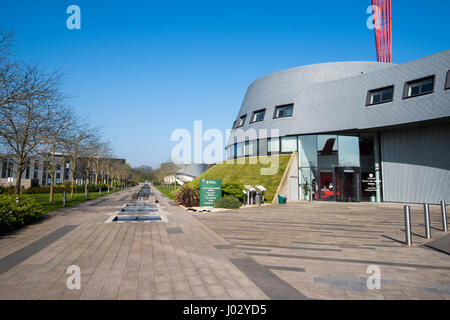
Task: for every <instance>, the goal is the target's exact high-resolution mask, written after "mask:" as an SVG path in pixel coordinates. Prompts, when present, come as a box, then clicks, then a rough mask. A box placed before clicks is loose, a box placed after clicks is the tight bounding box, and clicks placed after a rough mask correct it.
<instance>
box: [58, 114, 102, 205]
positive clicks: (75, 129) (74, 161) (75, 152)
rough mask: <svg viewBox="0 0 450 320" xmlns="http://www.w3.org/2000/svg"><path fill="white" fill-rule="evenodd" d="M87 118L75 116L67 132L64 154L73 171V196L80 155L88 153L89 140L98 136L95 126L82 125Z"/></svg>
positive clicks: (71, 188) (71, 192)
mask: <svg viewBox="0 0 450 320" xmlns="http://www.w3.org/2000/svg"><path fill="white" fill-rule="evenodd" d="M86 121H87V120H86V119H85V118H74V120H73V121H72V124H71V126H70V127H69V129H68V130H67V132H66V139H65V140H64V154H65V156H66V157H67V158H68V159H70V170H71V171H72V180H71V187H70V197H71V198H73V197H74V194H75V175H76V173H77V171H78V167H79V163H78V160H79V157H80V155H83V154H86V148H87V145H88V141H89V140H90V139H92V137H94V136H97V135H98V132H97V130H96V129H95V128H91V127H89V126H88V125H86V124H84V125H80V123H81V124H83V123H86Z"/></svg>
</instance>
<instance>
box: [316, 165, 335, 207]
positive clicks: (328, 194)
mask: <svg viewBox="0 0 450 320" xmlns="http://www.w3.org/2000/svg"><path fill="white" fill-rule="evenodd" d="M319 172H320V173H319V185H318V187H319V188H318V190H317V193H318V195H319V200H325V201H334V200H335V199H336V195H335V175H334V172H333V171H332V170H320V171H319Z"/></svg>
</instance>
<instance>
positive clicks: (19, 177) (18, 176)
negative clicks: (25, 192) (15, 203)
mask: <svg viewBox="0 0 450 320" xmlns="http://www.w3.org/2000/svg"><path fill="white" fill-rule="evenodd" d="M22 171H23V162H22V161H18V162H17V174H16V187H15V194H16V195H19V194H20V191H21V184H22Z"/></svg>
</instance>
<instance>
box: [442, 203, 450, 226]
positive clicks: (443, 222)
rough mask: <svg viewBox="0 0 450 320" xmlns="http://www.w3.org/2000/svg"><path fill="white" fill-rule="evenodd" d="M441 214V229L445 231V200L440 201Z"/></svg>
mask: <svg viewBox="0 0 450 320" xmlns="http://www.w3.org/2000/svg"><path fill="white" fill-rule="evenodd" d="M441 215H442V231H445V232H447V231H448V228H447V210H446V209H445V201H441Z"/></svg>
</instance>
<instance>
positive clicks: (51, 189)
mask: <svg viewBox="0 0 450 320" xmlns="http://www.w3.org/2000/svg"><path fill="white" fill-rule="evenodd" d="M49 174H50V173H49ZM54 175H55V174H50V197H49V199H48V201H49V202H50V203H53V176H54Z"/></svg>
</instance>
